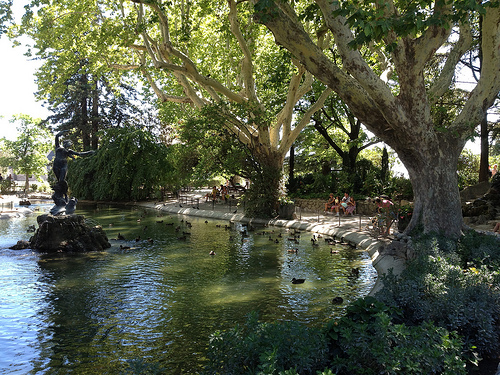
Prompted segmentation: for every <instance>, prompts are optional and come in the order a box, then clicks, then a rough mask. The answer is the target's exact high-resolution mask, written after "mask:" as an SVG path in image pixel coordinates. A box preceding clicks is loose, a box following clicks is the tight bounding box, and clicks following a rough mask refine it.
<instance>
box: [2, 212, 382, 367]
mask: <svg viewBox="0 0 500 375" xmlns="http://www.w3.org/2000/svg"><path fill="white" fill-rule="evenodd" d="M80 207H81V206H80ZM47 208H48V206H47ZM79 213H80V214H85V215H86V216H87V217H89V218H92V219H93V220H96V221H98V222H99V223H101V224H102V226H103V227H104V229H105V230H106V232H107V234H108V237H109V238H110V239H113V238H118V235H119V234H120V235H121V236H124V238H125V240H111V241H110V242H111V243H112V245H113V246H112V247H111V248H110V249H108V250H106V251H104V252H94V253H87V254H71V255H69V254H51V255H46V254H36V253H33V252H31V251H30V250H22V251H12V250H8V249H7V247H8V246H11V245H12V244H14V243H15V242H17V240H19V239H28V238H29V234H28V233H26V228H27V227H28V226H29V225H31V224H33V223H36V215H32V216H30V217H27V218H26V219H12V220H2V221H0V229H1V233H2V237H1V238H0V261H1V264H2V267H1V270H0V280H1V281H2V288H1V289H0V301H1V304H0V350H1V352H2V356H1V358H0V374H3V373H8V374H15V373H18V374H26V373H33V374H42V373H51V374H59V373H60V374H67V373H71V372H73V373H75V374H76V373H82V372H83V371H84V372H85V373H88V374H101V373H119V372H120V371H122V370H123V369H124V368H125V367H126V361H128V360H132V359H139V358H143V359H145V360H147V361H154V362H159V363H160V364H161V366H163V367H164V368H165V369H167V373H175V372H181V371H182V372H183V373H197V372H198V371H199V370H200V368H201V367H202V366H203V360H204V355H203V353H204V350H205V348H206V346H207V344H208V337H209V335H210V334H211V333H213V332H214V331H216V330H219V329H227V328H230V327H233V326H234V325H235V324H236V323H241V322H244V321H245V319H246V315H247V314H248V313H249V312H250V311H258V312H259V316H260V319H261V320H264V321H273V320H287V319H294V320H299V321H301V322H304V323H306V324H320V323H322V322H324V321H326V320H327V319H329V318H331V317H332V316H338V315H339V314H342V311H343V309H344V308H345V306H346V304H347V303H348V302H349V301H352V300H353V299H356V298H358V297H360V296H363V295H366V294H367V293H368V291H369V290H370V289H371V287H372V286H373V284H374V281H375V277H376V272H375V270H374V269H373V267H372V266H371V263H370V261H369V258H368V256H367V254H366V253H365V252H363V251H360V250H356V249H352V248H349V247H339V248H338V250H339V252H338V253H337V254H331V253H330V248H331V246H329V245H328V244H327V243H326V242H321V241H318V243H320V242H321V243H320V246H318V247H313V246H311V241H310V234H308V233H302V234H301V235H302V237H301V239H300V241H299V243H298V244H295V243H293V244H292V243H290V241H289V240H288V239H287V237H289V235H288V234H287V233H286V232H285V231H281V230H280V229H277V228H257V229H256V230H255V231H252V232H249V235H248V236H247V235H245V234H244V232H245V231H246V229H247V228H245V227H243V226H242V225H241V224H239V223H234V224H230V223H228V222H221V221H210V222H208V223H205V219H201V218H192V217H182V216H176V215H171V216H169V215H167V214H165V215H163V216H161V217H158V216H157V215H158V213H157V212H154V211H151V212H146V211H144V210H137V209H130V208H127V209H118V208H115V207H109V206H89V207H87V209H86V210H85V211H83V210H81V209H80V212H79ZM186 219H187V220H188V222H189V223H187V222H186ZM190 224H191V225H190ZM280 233H281V234H280ZM276 240H278V241H277V242H278V243H276V242H275V241H276ZM120 245H122V246H124V247H126V248H127V249H126V250H125V249H120ZM291 248H298V252H297V253H290V252H288V251H287V250H288V249H291ZM210 251H214V252H215V253H216V255H214V256H210V255H209V253H210ZM353 267H359V268H360V270H361V271H360V274H359V275H355V276H353V275H352V274H351V269H352V268H353ZM293 277H296V278H305V279H306V281H305V283H303V284H292V283H291V279H292V278H293ZM336 296H342V297H343V299H344V301H345V303H344V304H342V305H333V304H332V303H331V300H332V298H333V297H336Z"/></svg>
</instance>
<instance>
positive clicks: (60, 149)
mask: <svg viewBox="0 0 500 375" xmlns="http://www.w3.org/2000/svg"><path fill="white" fill-rule="evenodd" d="M66 132H68V130H63V131H60V132H59V133H57V134H56V151H55V158H54V165H53V167H52V169H53V170H54V174H55V175H56V178H57V181H58V182H60V181H64V180H66V175H67V174H68V158H71V159H74V158H75V156H87V155H93V154H94V153H95V151H93V150H91V151H85V152H76V151H73V150H71V149H70V147H71V146H72V145H73V144H72V142H71V141H70V140H69V139H65V140H64V141H63V144H62V146H61V145H60V143H59V137H60V136H61V135H63V134H64V133H66Z"/></svg>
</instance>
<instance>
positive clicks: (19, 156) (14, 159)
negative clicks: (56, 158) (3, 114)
mask: <svg viewBox="0 0 500 375" xmlns="http://www.w3.org/2000/svg"><path fill="white" fill-rule="evenodd" d="M11 122H13V123H19V126H17V131H18V136H17V139H16V140H15V141H10V140H7V139H3V150H2V151H3V155H5V156H3V157H2V160H1V161H0V163H1V165H2V166H10V167H12V169H13V170H14V173H16V174H22V175H24V177H25V179H26V183H25V186H24V189H25V192H28V191H29V187H30V182H29V178H30V177H31V176H33V177H35V178H37V179H38V178H40V177H41V176H43V175H45V174H47V166H48V164H49V160H48V159H47V154H48V153H49V151H50V149H51V147H52V139H51V133H50V131H49V130H48V129H47V128H45V127H43V126H41V125H40V123H41V119H34V118H32V117H31V116H28V115H16V116H14V117H13V119H12V120H11Z"/></svg>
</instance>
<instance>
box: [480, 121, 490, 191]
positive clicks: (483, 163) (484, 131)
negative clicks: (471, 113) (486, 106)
mask: <svg viewBox="0 0 500 375" xmlns="http://www.w3.org/2000/svg"><path fill="white" fill-rule="evenodd" d="M488 136H489V130H488V118H487V115H485V116H484V118H483V120H482V121H481V135H480V138H481V158H480V159H479V182H483V181H488V180H489V179H490V168H489V167H490V165H489V148H490V142H489V139H488V138H489V137H488Z"/></svg>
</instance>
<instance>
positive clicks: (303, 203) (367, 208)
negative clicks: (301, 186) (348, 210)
mask: <svg viewBox="0 0 500 375" xmlns="http://www.w3.org/2000/svg"><path fill="white" fill-rule="evenodd" d="M372 201H373V199H371V198H367V199H365V200H362V201H356V213H357V214H360V215H367V216H370V215H373V214H374V213H375V211H376V210H377V205H376V204H375V203H373V202H372ZM294 202H295V206H297V207H300V208H301V209H302V210H305V211H312V212H323V211H324V210H325V203H326V201H325V200H324V199H300V198H296V199H294Z"/></svg>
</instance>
